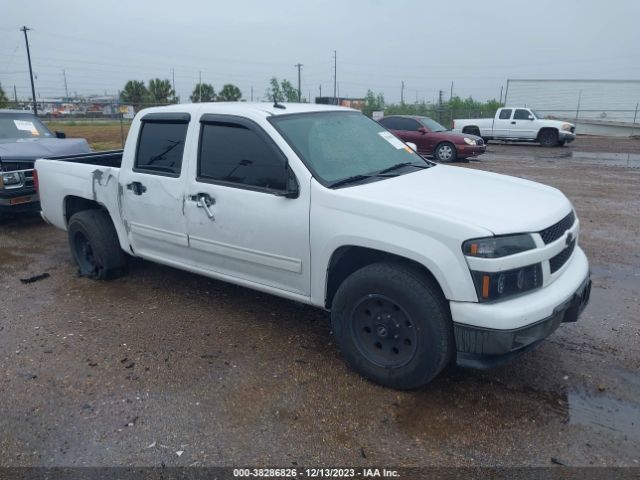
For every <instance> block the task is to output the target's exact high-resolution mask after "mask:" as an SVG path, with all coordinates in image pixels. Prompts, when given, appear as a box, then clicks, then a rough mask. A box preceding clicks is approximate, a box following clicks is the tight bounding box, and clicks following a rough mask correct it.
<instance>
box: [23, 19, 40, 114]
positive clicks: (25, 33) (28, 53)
mask: <svg viewBox="0 0 640 480" xmlns="http://www.w3.org/2000/svg"><path fill="white" fill-rule="evenodd" d="M20 30H21V31H22V32H23V33H24V42H25V43H26V44H27V60H28V61H29V77H31V97H32V98H33V114H34V115H36V116H37V115H38V104H37V103H36V87H35V85H34V83H33V69H32V68H31V52H30V51H29V37H27V32H28V31H29V30H31V29H30V28H27V27H26V26H24V25H23V26H22V28H21V29H20Z"/></svg>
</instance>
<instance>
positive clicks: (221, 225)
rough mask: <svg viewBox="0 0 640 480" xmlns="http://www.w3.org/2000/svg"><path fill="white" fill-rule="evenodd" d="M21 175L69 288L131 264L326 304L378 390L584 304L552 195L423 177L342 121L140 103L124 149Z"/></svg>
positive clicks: (516, 350)
mask: <svg viewBox="0 0 640 480" xmlns="http://www.w3.org/2000/svg"><path fill="white" fill-rule="evenodd" d="M35 168H36V178H37V182H38V185H39V187H38V188H39V192H40V196H41V201H42V215H43V217H44V218H45V220H47V221H48V222H50V223H52V224H53V225H55V226H57V227H59V228H61V229H63V230H66V231H67V233H68V238H69V244H70V248H71V252H72V255H73V258H74V260H75V262H76V263H77V265H78V268H79V271H80V273H81V274H82V275H85V276H89V277H93V278H95V279H107V278H113V277H115V276H118V275H120V274H122V273H123V272H124V269H125V266H126V257H127V255H132V256H137V257H142V258H144V259H148V260H151V261H155V262H158V263H162V264H165V265H169V266H172V267H175V268H179V269H184V270H188V271H191V272H196V273H199V274H202V275H206V276H208V277H212V278H216V279H220V280H223V281H227V282H231V283H234V284H237V285H242V286H245V287H250V288H253V289H256V290H260V291H263V292H268V293H272V294H274V295H278V296H281V297H285V298H288V299H292V300H296V301H299V302H304V303H307V304H311V305H314V306H316V307H319V308H322V309H326V310H328V311H330V312H331V322H332V328H333V333H334V335H335V338H336V341H337V344H338V346H339V348H340V349H341V351H342V353H343V355H344V357H345V359H346V361H347V363H348V364H349V365H351V366H352V367H353V368H354V369H355V370H357V371H358V372H360V373H361V374H363V375H364V376H366V377H368V378H370V379H372V380H374V381H376V382H378V383H380V384H383V385H386V386H389V387H393V388H399V389H408V388H415V387H418V386H420V385H424V384H426V383H428V382H429V381H431V380H432V379H433V378H434V377H435V376H436V375H438V373H439V372H441V371H442V369H443V368H445V366H447V365H448V364H450V363H451V362H454V361H456V362H457V363H458V364H460V365H466V366H472V367H488V366H492V365H496V364H499V363H501V362H504V361H505V360H508V359H510V358H513V357H514V356H516V355H518V354H520V353H522V352H524V351H527V350H529V349H531V348H532V347H533V346H535V345H536V344H537V343H539V342H540V341H541V340H542V339H544V338H545V337H547V336H548V335H550V334H551V333H552V332H553V331H554V330H555V329H556V328H557V327H558V325H559V324H560V323H562V322H574V321H576V320H577V318H578V315H579V314H580V312H581V311H582V309H583V308H584V307H585V305H586V303H587V301H588V299H589V292H590V286H591V283H590V280H589V266H588V262H587V258H586V256H585V254H584V253H583V251H582V250H581V249H580V247H579V246H578V243H577V242H578V235H579V221H578V218H577V217H576V215H575V212H574V210H573V208H572V205H571V203H570V202H569V200H568V199H567V198H566V197H565V196H564V195H563V194H562V193H561V192H560V191H558V190H556V189H554V188H551V187H548V186H544V185H541V184H538V183H534V182H530V181H527V180H522V179H519V178H513V177H508V176H503V175H498V174H493V173H487V172H480V171H475V170H469V169H464V168H459V167H453V166H445V165H438V164H434V163H432V162H429V161H427V160H425V159H423V158H422V157H420V156H419V155H418V154H417V153H415V151H414V150H412V149H411V148H408V147H407V145H406V144H404V143H403V142H402V141H401V140H399V139H398V138H396V137H395V136H394V135H393V134H391V133H390V132H389V131H387V130H385V129H384V128H383V127H382V126H380V125H379V124H377V123H376V122H374V121H372V120H370V119H369V118H367V117H365V116H364V115H362V114H361V113H360V112H357V111H354V110H350V109H346V108H341V107H333V106H321V105H309V104H306V105H305V104H286V105H282V104H274V105H271V104H250V103H227V104H225V103H213V104H206V103H202V104H195V105H173V106H168V107H157V108H150V109H147V110H143V111H141V112H139V113H138V114H137V115H136V117H135V119H134V121H133V124H132V127H131V131H130V134H129V136H128V139H127V141H126V144H125V148H124V150H123V151H114V152H107V153H94V154H89V155H76V156H68V157H59V158H57V159H46V160H45V159H42V160H38V161H37V162H36V166H35Z"/></svg>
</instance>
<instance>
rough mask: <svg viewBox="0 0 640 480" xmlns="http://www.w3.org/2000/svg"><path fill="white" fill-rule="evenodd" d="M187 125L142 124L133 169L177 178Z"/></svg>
mask: <svg viewBox="0 0 640 480" xmlns="http://www.w3.org/2000/svg"><path fill="white" fill-rule="evenodd" d="M188 126H189V124H188V123H184V122H182V123H168V122H166V123H165V122H162V123H159V122H142V125H141V127H140V128H141V131H140V137H139V139H138V151H137V153H136V162H135V169H136V170H140V171H144V172H145V173H155V174H161V175H162V174H165V175H172V176H179V175H180V169H181V168H182V152H183V150H184V141H185V138H186V137H187V127H188Z"/></svg>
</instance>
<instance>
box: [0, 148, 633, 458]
mask: <svg viewBox="0 0 640 480" xmlns="http://www.w3.org/2000/svg"><path fill="white" fill-rule="evenodd" d="M638 145H640V142H639V141H634V140H623V141H618V140H615V141H610V140H607V141H606V143H604V141H603V143H602V144H601V145H600V146H598V143H597V139H595V140H594V139H593V138H586V137H585V138H583V137H581V138H579V139H578V140H577V141H576V142H575V143H574V144H572V145H571V146H568V147H563V148H558V149H541V148H540V147H537V146H526V145H525V146H522V145H501V144H496V145H494V144H490V145H489V148H488V152H487V154H486V155H485V156H483V157H481V160H479V161H474V162H471V163H468V164H459V165H460V167H461V168H479V169H483V170H491V171H495V172H500V173H506V174H510V175H516V176H520V177H524V178H528V179H532V180H537V181H541V182H544V183H547V184H550V185H553V186H556V187H558V188H560V189H562V190H563V191H564V192H565V193H566V194H567V195H568V197H569V198H570V199H571V201H572V202H573V203H574V205H575V207H576V210H577V213H578V215H579V217H580V219H581V222H582V235H581V244H582V246H583V248H584V249H585V250H586V252H587V255H588V256H589V258H590V261H591V264H592V271H593V281H594V289H593V293H592V297H591V303H590V305H589V307H588V308H587V310H586V311H585V312H584V313H583V316H582V317H581V319H580V321H579V322H578V323H577V324H566V325H562V326H561V327H560V329H559V330H558V331H556V332H555V333H554V334H553V335H552V336H551V337H550V338H549V339H548V340H547V341H545V342H543V343H542V344H541V345H540V346H539V348H537V349H536V350H534V351H532V352H530V353H528V354H526V355H524V356H522V357H520V358H519V359H517V360H516V361H514V362H513V363H511V364H509V365H506V366H504V367H501V368H498V369H495V370H490V371H474V370H463V369H458V368H451V369H449V370H448V371H446V372H445V373H444V374H443V375H442V376H441V377H439V378H438V379H437V380H436V381H435V382H433V383H432V384H431V385H429V386H428V387H426V388H423V389H421V390H418V391H414V392H397V391H393V390H389V389H384V388H381V387H379V386H376V385H374V384H372V383H369V382H367V381H366V380H363V379H362V378H361V377H359V376H358V375H357V374H355V373H353V372H352V371H350V370H349V369H347V367H346V366H345V365H344V363H343V361H342V359H341V358H340V354H339V353H338V351H337V350H336V348H335V346H334V345H333V342H332V338H331V335H330V330H329V323H328V315H327V314H326V313H324V312H322V311H319V310H315V309H313V308H310V307H307V306H303V305H300V304H297V303H294V302H291V301H287V300H282V299H278V298H275V297H271V296H268V295H264V294H261V293H256V292H253V291H251V290H247V289H244V288H240V287H236V286H231V285H228V284H224V283H221V282H217V281H214V280H209V279H206V278H203V277H199V276H196V275H192V274H189V273H185V272H181V271H178V270H174V269H171V268H168V267H163V266H158V265H154V264H152V263H149V262H144V261H138V262H135V263H134V264H133V265H132V266H131V270H130V272H129V275H127V276H126V277H124V278H121V279H118V280H115V281H111V282H93V281H91V280H87V279H85V278H78V277H77V276H76V274H75V268H74V266H73V265H72V263H71V259H70V255H69V251H68V246H67V243H66V236H65V233H64V232H60V231H58V230H55V229H54V228H52V227H50V226H47V225H45V224H44V223H42V222H41V221H40V220H39V219H38V218H36V217H32V218H27V219H21V220H14V221H10V222H8V223H6V224H5V225H3V226H2V227H0V281H1V283H0V284H1V285H2V288H3V289H4V293H3V297H2V298H3V299H2V301H1V302H0V358H2V363H3V369H2V371H1V372H0V391H1V392H2V396H1V401H0V432H2V434H1V435H0V465H2V466H9V465H11V466H32V465H38V466H88V465H90V466H98V465H99V466H111V465H129V466H130V465H136V466H139V465H148V466H160V465H166V466H173V465H208V466H214V465H215V466H222V465H225V466H230V465H273V466H283V467H286V466H295V465H299V466H303V465H304V466H312V465H323V466H339V465H362V466H367V465H377V466H380V465H395V466H426V465H435V466H449V465H456V466H476V465H504V466H512V465H541V466H547V465H552V464H553V463H557V462H560V463H564V464H567V465H619V466H623V465H629V466H638V465H639V464H638V462H640V453H639V452H640V428H639V425H640V377H639V375H638V371H639V369H640V347H639V345H640V305H639V303H640V302H639V301H638V298H639V297H640V274H639V272H640V247H639V246H638V240H637V239H638V238H639V237H640V215H638V212H640V169H637V168H628V167H625V166H615V165H610V164H607V163H606V162H605V163H593V162H591V160H593V159H589V158H588V157H585V158H581V156H580V154H578V153H576V152H598V151H600V152H613V153H634V152H638V150H639V149H638ZM616 147H617V149H616ZM634 148H635V150H634ZM567 153H572V155H567ZM42 273H48V274H49V277H48V278H45V279H42V280H40V281H37V282H34V283H30V284H23V283H21V282H20V278H26V277H29V276H32V275H38V274H42ZM179 452H182V453H179ZM552 459H554V460H552Z"/></svg>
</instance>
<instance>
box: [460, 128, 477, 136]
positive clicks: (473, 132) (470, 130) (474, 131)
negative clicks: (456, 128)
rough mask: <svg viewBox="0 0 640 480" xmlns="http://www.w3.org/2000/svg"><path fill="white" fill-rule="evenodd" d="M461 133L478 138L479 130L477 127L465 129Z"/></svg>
mask: <svg viewBox="0 0 640 480" xmlns="http://www.w3.org/2000/svg"><path fill="white" fill-rule="evenodd" d="M462 133H466V134H467V135H475V136H476V137H479V136H480V129H479V128H477V127H467V128H465V129H464V130H462Z"/></svg>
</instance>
